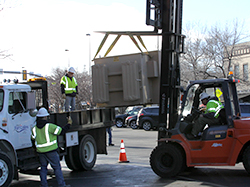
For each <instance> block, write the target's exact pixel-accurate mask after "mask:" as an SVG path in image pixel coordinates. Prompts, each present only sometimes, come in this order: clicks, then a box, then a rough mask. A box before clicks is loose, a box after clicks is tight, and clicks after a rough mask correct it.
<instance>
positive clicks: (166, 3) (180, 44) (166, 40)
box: [146, 0, 185, 139]
mask: <svg viewBox="0 0 250 187" xmlns="http://www.w3.org/2000/svg"><path fill="white" fill-rule="evenodd" d="M182 6H183V0H158V1H157V0H148V1H147V20H146V23H147V24H148V25H153V26H154V27H155V30H158V29H162V51H161V78H160V97H159V99H160V101H159V107H160V108H159V132H158V139H160V138H163V137H166V130H163V129H172V128H174V126H175V124H176V122H177V119H178V108H179V95H180V94H179V89H180V63H179V56H180V54H181V53H183V51H184V50H183V49H184V38H185V36H184V35H182V34H181V30H182ZM150 9H154V10H155V15H154V19H155V20H151V19H150ZM168 108H169V110H168ZM167 111H169V114H167ZM161 127H162V128H161Z"/></svg>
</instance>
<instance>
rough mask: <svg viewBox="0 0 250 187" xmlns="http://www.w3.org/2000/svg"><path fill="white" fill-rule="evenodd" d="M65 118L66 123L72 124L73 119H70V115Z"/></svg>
mask: <svg viewBox="0 0 250 187" xmlns="http://www.w3.org/2000/svg"><path fill="white" fill-rule="evenodd" d="M67 120H68V124H70V125H72V123H73V121H72V119H71V117H70V116H69V117H67Z"/></svg>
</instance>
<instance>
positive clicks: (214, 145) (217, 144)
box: [212, 143, 222, 147]
mask: <svg viewBox="0 0 250 187" xmlns="http://www.w3.org/2000/svg"><path fill="white" fill-rule="evenodd" d="M212 147H222V144H221V143H213V145H212Z"/></svg>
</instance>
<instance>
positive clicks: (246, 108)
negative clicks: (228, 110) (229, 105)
mask: <svg viewBox="0 0 250 187" xmlns="http://www.w3.org/2000/svg"><path fill="white" fill-rule="evenodd" d="M240 110H241V116H242V117H250V103H240Z"/></svg>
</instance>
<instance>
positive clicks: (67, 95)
mask: <svg viewBox="0 0 250 187" xmlns="http://www.w3.org/2000/svg"><path fill="white" fill-rule="evenodd" d="M74 73H75V69H74V68H73V67H70V68H69V70H68V73H67V74H66V75H65V76H63V77H62V78H61V83H60V84H61V92H62V98H63V99H65V111H66V112H68V111H69V109H70V110H71V111H74V110H75V105H76V100H75V99H76V97H77V94H78V84H77V81H76V78H75V77H74Z"/></svg>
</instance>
